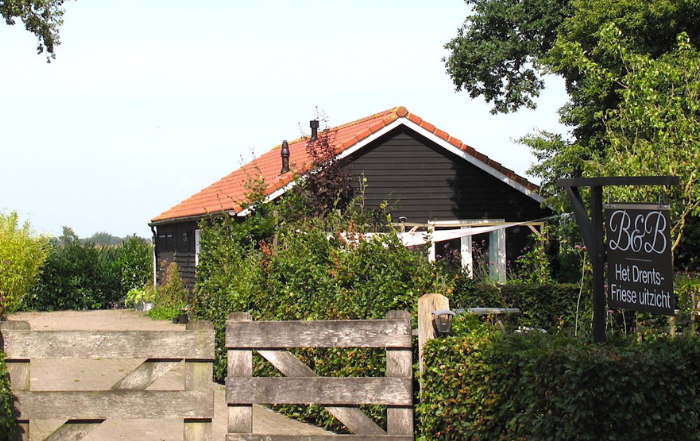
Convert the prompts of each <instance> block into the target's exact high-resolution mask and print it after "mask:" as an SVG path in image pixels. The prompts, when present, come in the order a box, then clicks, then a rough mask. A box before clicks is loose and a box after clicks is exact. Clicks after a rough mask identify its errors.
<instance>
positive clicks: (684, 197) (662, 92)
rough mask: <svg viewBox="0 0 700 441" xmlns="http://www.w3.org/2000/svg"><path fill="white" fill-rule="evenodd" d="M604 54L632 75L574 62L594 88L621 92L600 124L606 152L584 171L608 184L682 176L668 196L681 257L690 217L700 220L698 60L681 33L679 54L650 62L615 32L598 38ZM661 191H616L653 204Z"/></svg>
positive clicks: (579, 58) (608, 28)
mask: <svg viewBox="0 0 700 441" xmlns="http://www.w3.org/2000/svg"><path fill="white" fill-rule="evenodd" d="M599 50H600V51H601V52H607V53H609V54H610V56H611V57H612V56H615V55H617V56H618V57H619V58H620V61H621V62H622V64H623V65H624V66H625V67H626V69H625V71H626V72H627V73H626V74H625V75H624V76H621V77H616V76H615V73H614V72H610V71H608V70H606V69H605V68H604V67H603V66H601V65H600V64H598V63H595V62H592V61H591V60H589V59H588V57H587V56H586V54H584V53H578V54H577V63H578V64H579V65H580V69H581V70H582V71H586V72H587V76H588V77H589V78H590V79H591V81H598V82H600V83H608V82H611V81H612V82H615V83H617V84H619V85H620V86H621V89H620V90H619V96H620V104H619V105H618V107H617V108H616V109H611V110H609V111H608V112H607V113H606V115H605V116H604V118H603V120H604V122H605V124H606V138H607V139H608V141H609V144H608V146H607V147H606V149H605V150H604V151H603V152H601V156H602V157H601V158H600V160H597V161H591V162H590V163H589V164H587V170H589V171H590V173H589V174H597V175H603V176H608V175H609V176H625V175H633V176H634V175H675V176H680V177H681V183H682V185H680V186H676V187H673V188H670V189H669V191H670V192H671V194H670V200H671V201H673V202H674V203H673V213H672V214H673V215H672V219H673V221H674V226H673V229H672V236H673V249H674V250H676V248H677V247H678V245H679V243H680V241H681V237H682V232H683V231H684V230H685V228H686V223H687V222H688V219H689V217H691V216H698V215H700V170H699V169H698V164H700V52H698V51H697V50H696V49H694V48H693V47H692V46H691V45H690V42H689V40H688V36H687V35H686V34H685V33H681V34H680V35H679V36H678V46H677V48H676V49H675V50H673V51H671V52H669V53H667V54H664V55H663V56H661V57H659V58H657V59H652V58H651V57H649V56H648V55H640V54H637V53H634V52H632V51H630V49H629V48H628V47H627V44H626V42H625V39H624V38H623V35H622V32H621V31H620V30H619V29H618V28H616V27H615V26H613V25H609V26H606V27H605V28H603V29H602V30H601V40H600V44H599ZM657 191H658V189H654V188H615V189H612V192H613V194H614V195H615V196H616V197H617V198H622V199H627V200H640V199H641V200H650V199H651V200H654V199H655V198H656V197H657V195H656V194H655V193H654V192H657Z"/></svg>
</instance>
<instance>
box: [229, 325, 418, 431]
mask: <svg viewBox="0 0 700 441" xmlns="http://www.w3.org/2000/svg"><path fill="white" fill-rule="evenodd" d="M411 334H412V330H411V315H410V313H408V312H406V311H390V312H389V313H388V314H387V318H386V319H385V320H343V321H334V320H330V321H292V322H253V321H252V318H251V316H250V314H247V313H233V314H231V316H230V317H229V320H228V321H227V323H226V347H227V349H228V378H227V380H226V401H227V403H228V434H227V435H226V440H227V441H253V440H269V441H275V440H282V439H285V440H294V439H299V440H302V439H303V440H305V441H330V440H334V439H337V437H335V436H325V435H321V436H308V435H304V436H302V437H297V438H295V437H290V436H283V437H279V436H274V435H267V434H253V433H252V425H253V424H252V416H253V414H252V405H253V404H273V403H277V404H319V405H322V406H324V407H325V408H326V410H328V412H329V413H331V414H332V415H333V416H335V417H336V418H337V419H338V420H339V421H340V422H342V423H343V424H344V425H345V426H346V427H347V428H348V429H349V430H350V431H351V432H353V433H354V434H355V436H353V435H347V436H343V437H344V438H350V439H363V440H376V441H380V440H381V441H384V440H396V441H399V440H400V441H408V440H413V369H412V363H413V356H412V349H411V348H412V345H411ZM297 347H327V348H349V347H364V348H386V351H387V361H386V377H385V378H324V377H318V376H316V374H315V373H314V372H313V371H312V370H311V369H310V368H309V367H308V366H306V365H305V364H304V363H302V362H301V361H299V360H298V359H297V358H296V357H295V356H294V355H293V354H291V353H290V352H288V351H287V350H286V349H288V348H297ZM253 350H255V351H257V352H258V353H259V354H260V355H261V356H262V357H264V358H265V359H267V360H268V361H269V362H270V363H272V365H273V366H274V367H275V368H277V369H278V370H279V371H280V372H282V373H283V374H284V375H285V377H283V378H278V377H274V378H267V377H266V378H255V377H253V376H252V375H253V357H252V352H253ZM360 404H382V405H386V406H387V430H386V431H385V430H383V429H382V428H380V427H379V426H377V425H376V424H375V423H374V422H373V421H372V420H370V419H369V418H368V417H367V416H366V415H365V414H364V413H363V412H362V411H360V410H359V409H358V408H355V407H350V406H354V405H360Z"/></svg>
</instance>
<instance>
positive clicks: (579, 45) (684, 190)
mask: <svg viewBox="0 0 700 441" xmlns="http://www.w3.org/2000/svg"><path fill="white" fill-rule="evenodd" d="M466 1H467V3H468V4H471V5H472V6H473V12H472V14H471V15H470V16H469V17H467V19H466V21H465V23H464V26H463V27H462V28H461V29H460V31H459V34H458V36H457V37H456V38H454V39H453V40H452V41H450V42H449V43H447V44H446V48H447V49H449V50H450V55H449V56H448V57H447V58H446V59H445V60H444V61H445V66H446V68H447V72H448V73H449V74H450V76H451V77H452V79H453V82H454V85H455V87H456V88H457V90H462V89H463V90H466V91H468V92H469V93H470V95H471V96H472V97H477V96H482V97H483V98H484V99H486V100H487V101H488V102H491V103H493V112H494V113H498V112H512V111H515V110H518V109H519V108H521V107H523V106H524V107H529V108H534V107H535V101H534V98H535V97H537V95H538V94H539V92H540V91H541V90H542V88H543V87H544V83H543V81H542V78H543V75H545V74H555V75H559V76H561V77H562V78H563V79H564V80H565V84H566V90H567V93H568V95H569V101H568V103H567V104H566V105H565V106H564V107H563V108H562V109H560V115H561V120H562V122H563V123H564V124H566V125H567V126H569V127H570V130H571V131H570V134H571V136H570V137H564V136H561V135H558V134H553V133H547V132H540V133H535V134H530V135H527V136H525V137H523V138H522V139H521V140H520V141H521V143H523V144H525V145H527V146H529V147H530V148H531V150H532V152H533V153H534V155H535V157H536V159H537V163H536V164H535V165H534V166H533V167H532V168H531V169H530V170H529V171H528V173H529V174H530V175H532V176H535V177H538V178H540V179H541V182H542V189H543V191H544V192H545V193H546V194H549V195H556V194H557V193H558V189H557V188H556V186H555V183H556V181H557V179H559V178H567V177H581V176H593V175H597V176H600V175H604V176H614V175H623V174H624V175H653V174H675V175H679V176H681V180H682V186H681V188H679V189H674V190H672V191H674V192H675V193H674V194H673V195H672V196H673V198H674V200H675V201H677V202H678V205H679V206H678V207H676V211H675V216H676V219H677V220H678V224H677V225H676V227H675V228H676V230H675V232H674V233H676V236H675V239H676V244H678V243H679V240H680V231H682V230H683V228H684V224H685V220H686V219H687V216H688V215H698V211H699V209H698V201H699V200H700V196H699V195H698V194H697V189H696V188H697V179H698V177H697V171H695V170H694V168H696V165H697V164H698V152H697V147H695V145H697V133H698V132H697V130H698V122H697V121H698V110H697V104H696V103H697V98H698V96H697V90H696V89H697V86H696V84H697V83H698V81H699V80H700V76H698V72H697V59H698V53H697V49H698V41H700V40H699V39H698V37H700V1H698V0H656V1H653V2H647V1H644V0H466ZM657 190H658V189H655V190H654V191H657ZM623 191H624V190H623ZM634 191H638V190H634ZM628 196H631V195H630V194H628ZM637 196H639V194H637ZM548 203H550V204H552V205H553V206H554V207H555V208H557V209H560V210H561V209H564V208H565V204H566V200H565V198H563V197H553V198H550V199H549V200H548Z"/></svg>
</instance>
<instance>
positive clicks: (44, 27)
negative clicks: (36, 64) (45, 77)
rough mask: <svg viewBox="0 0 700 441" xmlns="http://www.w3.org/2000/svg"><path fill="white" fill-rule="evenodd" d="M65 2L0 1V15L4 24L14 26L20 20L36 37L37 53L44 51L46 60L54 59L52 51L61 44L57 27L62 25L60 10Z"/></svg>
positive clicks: (44, 0)
mask: <svg viewBox="0 0 700 441" xmlns="http://www.w3.org/2000/svg"><path fill="white" fill-rule="evenodd" d="M64 1H65V0H0V15H2V17H3V18H4V19H5V23H6V24H8V25H10V26H12V25H15V24H16V22H17V19H20V20H22V22H23V23H24V27H25V28H26V29H27V30H28V31H29V32H31V33H32V34H34V35H36V36H37V38H38V39H39V41H38V43H37V48H36V49H37V53H38V54H43V53H44V51H46V53H47V56H46V60H47V61H48V62H50V61H51V59H55V58H56V54H55V53H54V50H55V48H56V46H58V45H60V44H61V40H60V36H59V32H58V30H59V27H60V26H61V25H62V24H63V13H64V12H65V10H64V9H63V8H62V6H63V3H64Z"/></svg>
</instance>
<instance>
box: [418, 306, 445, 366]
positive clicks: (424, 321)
mask: <svg viewBox="0 0 700 441" xmlns="http://www.w3.org/2000/svg"><path fill="white" fill-rule="evenodd" d="M440 309H450V300H449V299H448V298H447V297H445V296H443V295H442V294H425V295H423V296H421V297H420V298H419V299H418V366H419V371H420V374H421V376H422V375H423V348H424V347H425V344H426V343H427V342H428V340H432V339H433V338H435V332H434V329H433V312H434V311H439V310H440Z"/></svg>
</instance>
